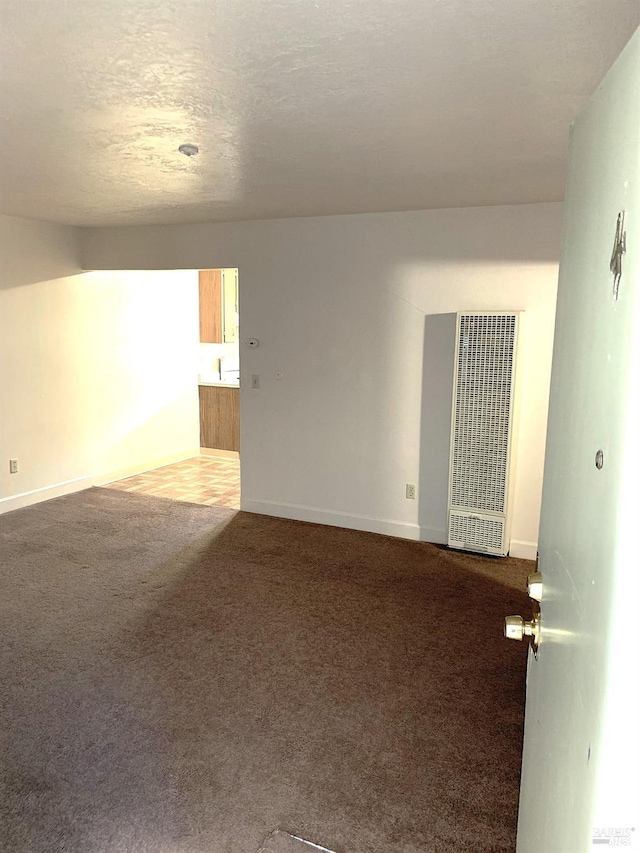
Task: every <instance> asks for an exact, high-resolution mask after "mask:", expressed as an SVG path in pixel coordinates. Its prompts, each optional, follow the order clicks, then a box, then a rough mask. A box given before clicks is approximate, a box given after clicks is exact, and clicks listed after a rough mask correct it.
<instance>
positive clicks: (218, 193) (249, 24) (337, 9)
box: [0, 0, 640, 225]
mask: <svg viewBox="0 0 640 853" xmlns="http://www.w3.org/2000/svg"><path fill="white" fill-rule="evenodd" d="M0 10H1V15H2V21H1V29H2V51H3V54H2V75H1V78H0V85H1V93H0V94H1V97H0V108H1V113H0V119H1V122H2V146H1V156H0V166H1V172H0V180H1V196H0V198H1V205H2V211H3V212H5V213H11V214H14V215H17V216H26V217H33V218H38V219H48V220H53V221H58V222H65V223H70V224H74V225H104V224H116V223H152V222H196V221H203V220H232V219H256V218H267V217H280V216H305V215H318V214H329V213H352V212H359V211H384V210H410V209H420V208H434V207H454V206H465V205H482V204H503V203H520V202H536V201H551V200H558V199H561V198H562V195H563V186H564V177H565V162H566V147H567V134H568V127H569V123H570V122H571V121H572V120H573V118H574V117H575V115H576V113H577V112H578V110H579V109H580V108H581V106H582V105H583V104H584V103H585V100H586V98H587V97H588V96H589V94H590V93H591V92H592V91H593V90H594V89H595V87H596V86H597V84H598V83H599V81H600V80H601V78H602V77H603V75H604V74H605V73H606V71H607V69H608V67H609V66H610V65H611V64H612V63H613V61H614V60H615V58H616V56H617V54H618V53H619V52H620V51H621V49H622V48H623V46H624V44H625V43H626V41H627V40H628V39H629V38H630V36H631V34H632V32H633V30H634V29H635V27H636V26H637V25H638V24H639V23H640V2H639V0H535V2H531V0H109V2H105V0H65V2H60V0H0ZM184 142H193V143H195V144H197V145H198V146H199V147H200V154H199V155H198V156H197V157H193V158H190V159H189V158H186V157H184V156H183V155H181V154H179V153H178V151H177V149H178V146H179V145H180V144H181V143H184Z"/></svg>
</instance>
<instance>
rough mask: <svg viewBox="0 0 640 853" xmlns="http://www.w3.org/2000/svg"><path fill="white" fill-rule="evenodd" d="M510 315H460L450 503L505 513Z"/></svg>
mask: <svg viewBox="0 0 640 853" xmlns="http://www.w3.org/2000/svg"><path fill="white" fill-rule="evenodd" d="M515 335H516V316H515V314H464V315H462V316H461V317H460V326H459V338H458V342H457V343H458V368H457V374H456V395H455V412H454V428H453V452H452V460H451V506H455V507H468V508H473V509H478V510H486V511H489V512H504V511H505V500H506V483H507V462H508V452H509V420H510V415H511V393H512V389H511V383H512V376H513V364H514V346H515Z"/></svg>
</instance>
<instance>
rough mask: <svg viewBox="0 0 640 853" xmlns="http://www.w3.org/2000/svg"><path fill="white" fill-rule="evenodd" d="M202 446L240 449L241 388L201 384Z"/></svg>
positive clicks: (217, 448)
mask: <svg viewBox="0 0 640 853" xmlns="http://www.w3.org/2000/svg"><path fill="white" fill-rule="evenodd" d="M199 388H200V447H212V448H215V449H216V450H240V389H239V388H220V387H218V386H215V385H200V386H199Z"/></svg>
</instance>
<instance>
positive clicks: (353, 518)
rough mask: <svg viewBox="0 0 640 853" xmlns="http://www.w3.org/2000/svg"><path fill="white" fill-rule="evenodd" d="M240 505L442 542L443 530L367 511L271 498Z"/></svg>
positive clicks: (277, 514) (264, 512)
mask: <svg viewBox="0 0 640 853" xmlns="http://www.w3.org/2000/svg"><path fill="white" fill-rule="evenodd" d="M241 509H243V510H244V511H245V512H256V513H259V514H260V515H272V516H275V517H276V518H290V519H292V520H293V521H311V522H313V523H315V524H327V525H329V526H330V527H346V528H347V529H349V530H362V531H365V532H366V533H381V534H383V535H384V536H397V537H399V538H400V539H413V540H417V541H422V542H434V543H439V544H444V543H445V542H446V531H444V530H431V529H430V528H426V527H421V526H420V525H418V524H413V523H410V522H405V521H392V520H390V519H387V518H371V517H369V516H366V515H355V514H352V513H337V512H332V511H331V510H326V509H319V508H318V507H314V506H303V505H302V504H287V503H272V502H270V501H260V500H251V499H249V498H244V497H242V498H241Z"/></svg>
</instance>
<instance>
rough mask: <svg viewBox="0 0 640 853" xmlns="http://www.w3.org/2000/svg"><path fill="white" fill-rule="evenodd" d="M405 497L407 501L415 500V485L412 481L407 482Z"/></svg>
mask: <svg viewBox="0 0 640 853" xmlns="http://www.w3.org/2000/svg"><path fill="white" fill-rule="evenodd" d="M405 494H406V497H407V500H408V501H415V499H416V487H415V484H414V483H407V489H406V492H405Z"/></svg>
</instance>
